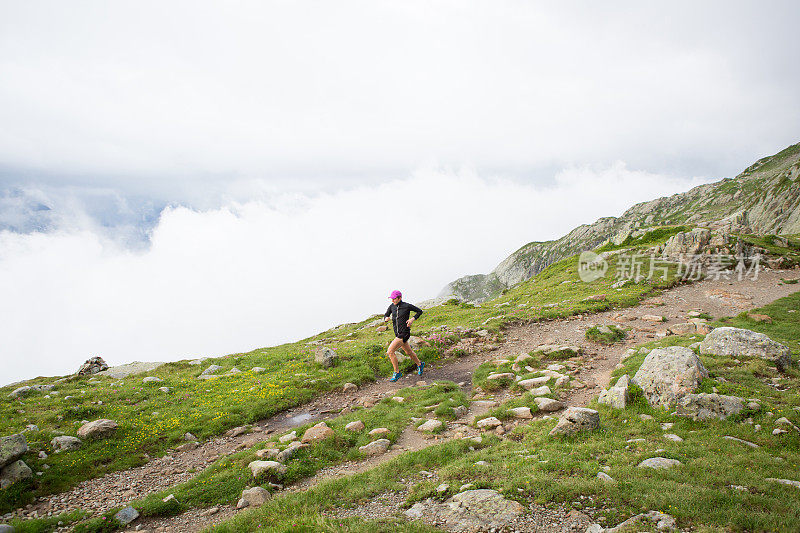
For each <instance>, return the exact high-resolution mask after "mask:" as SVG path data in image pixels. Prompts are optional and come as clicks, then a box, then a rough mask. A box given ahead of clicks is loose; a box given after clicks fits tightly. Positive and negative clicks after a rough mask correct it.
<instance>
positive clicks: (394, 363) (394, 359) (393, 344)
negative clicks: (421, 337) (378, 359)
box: [386, 337, 416, 373]
mask: <svg viewBox="0 0 800 533" xmlns="http://www.w3.org/2000/svg"><path fill="white" fill-rule="evenodd" d="M402 345H403V339H398V338H397V337H395V339H394V340H393V341H392V342H391V344H389V349H388V350H387V351H386V355H388V356H389V361H391V362H392V368H394V371H395V373H397V372H400V366H399V365H398V364H397V356H396V355H395V354H394V352H395V350H397V349H398V348H399V347H400V346H402ZM415 357H416V356H415Z"/></svg>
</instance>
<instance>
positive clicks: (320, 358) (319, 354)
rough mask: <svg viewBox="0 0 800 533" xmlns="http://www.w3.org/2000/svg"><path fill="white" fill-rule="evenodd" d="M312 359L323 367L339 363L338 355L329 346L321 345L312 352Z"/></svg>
mask: <svg viewBox="0 0 800 533" xmlns="http://www.w3.org/2000/svg"><path fill="white" fill-rule="evenodd" d="M314 361H315V362H317V363H319V364H321V365H322V366H323V368H331V367H334V366H336V365H337V364H338V363H339V356H338V355H337V354H336V352H335V351H333V350H332V349H331V348H328V347H327V346H323V347H321V348H317V351H316V352H314Z"/></svg>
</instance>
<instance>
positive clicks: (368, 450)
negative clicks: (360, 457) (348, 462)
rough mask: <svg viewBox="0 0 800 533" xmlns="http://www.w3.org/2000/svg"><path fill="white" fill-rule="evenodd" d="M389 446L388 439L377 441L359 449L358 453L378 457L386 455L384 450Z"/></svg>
mask: <svg viewBox="0 0 800 533" xmlns="http://www.w3.org/2000/svg"><path fill="white" fill-rule="evenodd" d="M390 444H391V442H389V439H378V440H375V441H372V442H370V443H369V444H367V445H365V446H361V447H359V448H358V451H360V452H361V453H363V454H364V455H380V454H382V453H386V450H388V449H389V445H390Z"/></svg>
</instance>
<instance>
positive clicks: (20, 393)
mask: <svg viewBox="0 0 800 533" xmlns="http://www.w3.org/2000/svg"><path fill="white" fill-rule="evenodd" d="M50 390H53V385H24V386H22V387H19V388H17V389H14V390H13V391H11V393H10V394H9V395H8V397H9V398H24V397H25V396H28V395H29V394H32V393H34V392H47V391H50Z"/></svg>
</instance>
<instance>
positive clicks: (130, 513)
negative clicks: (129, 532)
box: [114, 505, 139, 526]
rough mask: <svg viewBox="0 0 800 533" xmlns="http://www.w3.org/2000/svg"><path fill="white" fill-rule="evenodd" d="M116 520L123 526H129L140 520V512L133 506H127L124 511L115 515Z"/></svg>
mask: <svg viewBox="0 0 800 533" xmlns="http://www.w3.org/2000/svg"><path fill="white" fill-rule="evenodd" d="M114 518H115V519H116V520H117V521H118V522H120V523H121V524H122V525H123V526H127V525H128V524H130V523H131V522H133V521H134V520H136V519H137V518H139V511H137V510H136V509H134V508H133V507H132V506H130V505H129V506H127V507H125V508H124V509H121V510H120V511H118V512H117V514H115V515H114Z"/></svg>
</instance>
